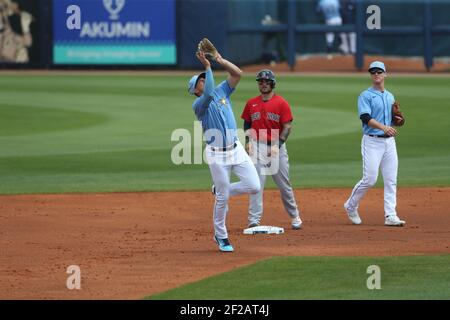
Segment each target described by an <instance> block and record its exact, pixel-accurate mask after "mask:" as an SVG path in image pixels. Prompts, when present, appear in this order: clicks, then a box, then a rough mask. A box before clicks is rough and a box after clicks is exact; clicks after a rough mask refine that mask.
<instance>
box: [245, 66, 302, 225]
mask: <svg viewBox="0 0 450 320" xmlns="http://www.w3.org/2000/svg"><path fill="white" fill-rule="evenodd" d="M256 81H257V82H258V89H259V92H260V93H261V94H260V95H259V96H256V97H254V98H252V99H250V100H248V101H247V104H246V105H245V108H244V111H243V112H242V115H241V118H242V119H244V130H245V131H246V133H247V134H246V150H247V152H248V153H249V155H250V156H252V157H253V159H254V162H255V160H256V164H255V167H256V170H257V172H258V175H259V181H260V183H261V190H260V191H259V192H257V193H255V194H252V195H250V205H249V216H248V222H249V227H250V228H251V227H256V226H258V225H259V224H260V222H261V217H262V214H263V192H264V184H265V181H266V176H267V175H271V176H272V179H273V181H274V182H275V183H276V184H277V186H278V188H279V189H280V193H281V199H282V200H283V204H284V208H285V209H286V211H287V213H288V215H289V216H290V217H291V226H292V228H293V229H300V227H301V225H302V220H301V219H300V213H299V210H298V207H297V204H296V202H295V197H294V191H293V190H292V186H291V183H290V181H289V159H288V153H287V148H286V143H285V142H286V140H287V138H288V136H289V134H290V132H291V128H292V120H293V118H292V113H291V108H290V107H289V104H288V103H287V101H286V100H285V99H283V97H281V96H280V95H278V94H275V92H274V91H273V89H274V88H275V84H276V79H275V75H274V73H273V72H272V71H271V70H267V69H265V70H261V71H260V72H258V74H257V75H256ZM249 129H252V130H249ZM274 160H276V161H278V163H277V166H276V167H274V166H273V164H274ZM267 167H269V170H265V169H267Z"/></svg>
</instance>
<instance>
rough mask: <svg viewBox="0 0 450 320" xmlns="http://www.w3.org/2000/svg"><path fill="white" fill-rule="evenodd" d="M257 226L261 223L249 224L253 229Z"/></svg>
mask: <svg viewBox="0 0 450 320" xmlns="http://www.w3.org/2000/svg"><path fill="white" fill-rule="evenodd" d="M257 226H259V223H257V222H253V223H249V225H248V227H249V228H253V227H257Z"/></svg>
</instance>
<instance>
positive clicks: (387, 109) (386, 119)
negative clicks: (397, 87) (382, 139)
mask: <svg viewBox="0 0 450 320" xmlns="http://www.w3.org/2000/svg"><path fill="white" fill-rule="evenodd" d="M394 101H395V98H394V95H393V94H392V93H390V92H389V91H387V90H384V92H380V91H377V90H375V89H374V88H372V87H371V88H369V89H367V90H365V91H363V92H362V93H361V94H360V95H359V98H358V114H359V116H361V115H362V114H364V113H368V114H369V115H370V116H371V117H372V118H373V119H375V120H376V121H378V122H379V123H382V124H384V125H386V126H391V125H392V104H393V103H394ZM362 130H363V133H364V134H372V135H383V134H384V132H383V131H382V130H380V129H375V128H371V127H370V126H369V125H367V124H363V127H362Z"/></svg>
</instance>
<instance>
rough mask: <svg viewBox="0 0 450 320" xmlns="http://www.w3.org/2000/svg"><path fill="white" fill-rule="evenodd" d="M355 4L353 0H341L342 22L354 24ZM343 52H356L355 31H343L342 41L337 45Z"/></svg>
mask: <svg viewBox="0 0 450 320" xmlns="http://www.w3.org/2000/svg"><path fill="white" fill-rule="evenodd" d="M355 13H356V4H355V0H341V15H342V22H343V24H355V23H356V21H355V20H356V19H355ZM339 49H340V50H341V51H342V53H343V54H352V55H353V54H355V53H356V33H355V32H348V33H344V37H343V39H342V43H341V45H340V47H339Z"/></svg>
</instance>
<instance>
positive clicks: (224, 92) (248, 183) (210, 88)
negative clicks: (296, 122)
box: [188, 51, 260, 252]
mask: <svg viewBox="0 0 450 320" xmlns="http://www.w3.org/2000/svg"><path fill="white" fill-rule="evenodd" d="M197 58H198V59H199V60H200V62H201V63H202V64H203V66H204V67H205V72H203V73H200V74H199V75H195V76H193V77H192V78H191V79H190V80H189V84H188V91H189V93H190V94H193V95H195V96H197V98H196V99H195V101H194V103H193V105H192V109H193V110H194V112H195V115H196V117H197V119H198V120H199V121H201V123H202V127H203V132H204V136H205V140H206V150H205V154H206V159H207V162H208V165H209V169H210V171H211V176H212V179H213V183H214V184H213V193H214V194H215V198H216V199H215V203H214V210H213V218H214V231H215V234H214V240H215V241H216V242H217V244H218V246H219V250H220V251H222V252H232V251H234V249H233V246H232V245H231V243H230V241H229V239H228V233H227V228H226V225H225V219H226V216H227V211H228V199H229V197H230V196H234V195H238V194H244V193H252V194H254V193H257V192H259V190H260V182H259V177H258V173H257V172H256V169H255V166H254V164H253V162H252V160H251V159H250V157H249V156H248V154H247V153H246V152H245V149H244V147H243V146H242V144H241V143H240V142H239V140H238V138H237V135H236V120H235V118H234V113H233V109H232V106H231V101H230V95H231V94H232V93H233V91H234V89H235V88H236V86H237V84H238V83H239V81H240V79H241V74H242V71H241V70H240V69H239V68H238V67H237V66H236V65H234V64H233V63H231V62H230V61H228V60H226V59H224V58H222V57H221V55H220V54H219V53H218V54H217V56H216V61H217V63H219V64H220V65H221V66H222V67H223V68H224V69H225V70H226V71H227V72H228V74H229V76H228V78H227V80H225V81H223V82H221V83H220V84H219V85H218V86H217V87H214V77H213V72H212V70H211V64H210V62H209V61H208V59H206V57H205V54H204V52H202V51H199V52H197ZM231 171H233V172H234V173H235V174H236V175H237V176H238V177H239V179H240V181H239V182H235V183H230V174H231Z"/></svg>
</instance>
